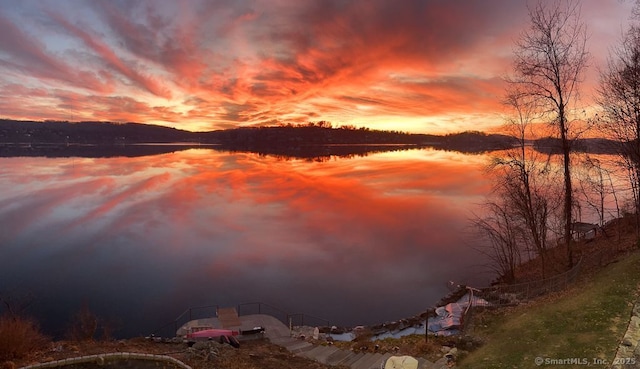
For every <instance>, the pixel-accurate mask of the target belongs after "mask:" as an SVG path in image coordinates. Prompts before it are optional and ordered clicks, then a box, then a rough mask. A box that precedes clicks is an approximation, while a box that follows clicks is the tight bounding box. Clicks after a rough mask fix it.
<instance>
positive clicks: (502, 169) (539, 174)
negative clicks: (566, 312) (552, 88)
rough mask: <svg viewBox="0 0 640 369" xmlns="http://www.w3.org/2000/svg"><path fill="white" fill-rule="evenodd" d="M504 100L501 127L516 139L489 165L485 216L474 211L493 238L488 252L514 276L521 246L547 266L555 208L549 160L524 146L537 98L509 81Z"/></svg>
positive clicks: (530, 136)
mask: <svg viewBox="0 0 640 369" xmlns="http://www.w3.org/2000/svg"><path fill="white" fill-rule="evenodd" d="M511 87H512V89H510V90H509V91H508V92H507V96H506V98H505V100H504V104H505V106H506V107H507V108H508V109H509V113H508V115H507V119H506V123H505V126H504V130H505V131H507V132H508V133H510V134H511V135H512V136H514V137H516V138H517V140H518V141H517V145H515V146H514V148H512V149H509V150H504V151H502V152H501V153H500V154H499V156H495V157H494V158H493V160H492V163H491V165H490V166H489V170H490V171H491V174H492V177H493V178H494V179H495V183H494V189H493V192H492V197H493V199H492V200H489V201H487V203H485V206H484V207H485V209H484V211H485V217H484V218H479V217H476V220H475V222H474V224H475V226H476V228H477V229H479V230H480V231H481V232H482V233H483V234H485V235H486V236H488V238H489V240H490V241H491V245H490V248H489V250H490V252H488V253H485V254H488V255H489V256H490V258H491V260H492V261H494V262H495V263H496V265H497V266H498V269H499V270H500V271H501V273H502V276H503V277H505V279H506V280H509V279H513V268H514V267H515V266H514V265H513V263H514V262H519V260H520V252H521V251H522V250H527V251H533V252H534V253H535V254H536V255H537V256H539V257H540V261H541V273H542V276H543V278H544V276H545V274H546V271H545V265H546V254H547V250H548V237H547V236H548V230H549V220H550V217H551V215H552V214H553V210H554V208H555V202H554V201H553V199H554V195H553V191H552V190H551V189H552V188H553V187H554V186H550V184H549V181H550V178H551V177H550V176H551V171H550V170H549V166H550V165H549V160H541V158H540V156H541V155H542V154H541V153H539V152H536V151H535V150H533V149H532V148H530V147H528V146H529V145H528V142H529V140H531V139H533V138H535V133H534V131H533V130H532V124H531V123H532V122H533V121H534V120H535V118H536V114H537V113H536V112H537V110H538V106H537V100H536V99H534V98H532V97H531V96H530V95H528V94H526V93H523V92H522V91H520V90H518V87H519V86H518V85H517V84H514V85H511Z"/></svg>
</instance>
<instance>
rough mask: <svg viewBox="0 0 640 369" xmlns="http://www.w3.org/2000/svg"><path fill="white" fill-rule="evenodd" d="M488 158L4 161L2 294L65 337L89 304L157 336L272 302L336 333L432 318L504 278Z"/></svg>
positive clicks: (123, 332)
mask: <svg viewBox="0 0 640 369" xmlns="http://www.w3.org/2000/svg"><path fill="white" fill-rule="evenodd" d="M486 160H487V157H486V156H481V155H474V156H472V155H464V154H459V153H452V152H444V151H435V150H408V151H399V152H389V153H377V154H372V155H369V156H366V157H357V158H348V159H332V160H329V161H324V162H310V161H305V160H299V159H291V160H279V159H277V158H274V157H269V156H266V157H265V156H259V155H256V154H251V153H224V152H219V151H214V150H209V149H192V150H187V151H181V152H175V153H170V154H163V155H155V156H145V157H137V158H125V157H117V158H101V159H87V158H25V157H18V158H1V159H0V168H1V169H0V296H6V297H9V298H11V299H12V300H13V301H16V302H19V301H31V302H32V303H31V305H30V307H29V308H28V309H27V312H28V313H29V314H31V315H33V316H35V317H37V318H38V319H39V321H40V323H41V325H42V326H43V328H45V329H46V330H47V331H48V332H50V334H56V335H60V334H62V333H63V332H64V330H65V329H66V327H68V322H69V320H70V317H71V316H72V315H73V314H74V313H76V312H77V311H78V310H79V309H80V308H81V306H82V305H83V304H85V305H86V306H88V307H89V308H90V309H91V310H92V311H93V312H95V313H96V314H97V315H99V316H102V317H105V318H108V319H110V320H111V321H114V322H117V325H118V328H119V330H118V331H117V332H116V335H117V336H121V337H126V336H132V335H139V334H143V335H146V334H149V333H151V332H152V331H154V330H155V329H156V328H159V327H160V326H162V325H163V324H164V323H167V322H169V321H172V320H173V319H175V318H176V317H177V316H178V315H179V314H180V313H181V312H183V311H184V310H185V309H186V308H188V307H190V306H195V305H207V304H218V305H220V306H221V307H226V306H236V305H238V304H240V303H244V302H253V301H261V302H264V303H269V304H272V305H275V306H278V307H281V308H283V309H284V310H287V311H289V312H303V313H307V314H311V315H315V316H319V317H323V318H326V319H328V320H329V321H330V322H331V324H335V325H351V326H353V325H359V324H376V323H381V322H384V321H391V320H395V319H400V318H404V317H409V316H412V315H414V314H416V313H419V312H422V311H424V310H425V309H426V308H428V307H431V306H433V304H434V303H435V302H437V301H438V300H439V299H440V298H441V297H442V296H443V295H445V294H446V293H447V292H448V290H447V288H446V283H447V281H449V280H455V281H457V282H465V283H470V284H484V283H486V282H487V281H488V280H489V279H491V277H492V276H491V275H490V274H488V273H487V269H486V268H484V267H483V264H484V260H483V259H482V257H480V256H479V255H478V253H477V252H475V251H473V250H472V249H471V247H472V246H473V245H474V242H476V241H475V240H474V239H473V235H472V234H471V232H469V223H468V219H469V218H470V216H471V212H472V211H473V210H474V209H477V204H478V203H480V202H481V201H482V200H483V198H484V195H485V194H486V193H487V191H488V187H489V183H488V179H487V178H485V174H484V173H483V171H482V167H483V165H484V164H485V163H486Z"/></svg>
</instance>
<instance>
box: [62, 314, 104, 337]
mask: <svg viewBox="0 0 640 369" xmlns="http://www.w3.org/2000/svg"><path fill="white" fill-rule="evenodd" d="M97 330H98V317H97V316H96V315H95V314H94V313H93V312H91V310H89V307H88V306H87V305H83V306H82V308H81V309H80V311H78V312H77V313H76V314H75V315H74V316H73V318H72V321H71V326H70V327H69V331H68V332H67V336H68V337H69V338H70V339H71V340H74V341H92V340H93V339H94V338H95V335H96V331H97Z"/></svg>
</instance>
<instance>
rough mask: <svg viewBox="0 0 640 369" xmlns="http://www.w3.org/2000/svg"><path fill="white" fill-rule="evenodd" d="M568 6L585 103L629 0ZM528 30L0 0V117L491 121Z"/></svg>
mask: <svg viewBox="0 0 640 369" xmlns="http://www.w3.org/2000/svg"><path fill="white" fill-rule="evenodd" d="M531 3H533V2H532V1H531ZM580 3H581V4H582V18H583V20H584V22H585V23H586V25H587V27H588V32H589V42H588V49H589V51H590V52H591V54H592V59H591V62H590V68H589V70H588V71H587V74H586V76H585V78H586V79H585V83H584V85H583V87H584V89H583V92H582V96H583V98H584V100H585V103H586V104H588V103H589V100H590V98H591V96H592V93H593V87H594V86H595V84H596V83H597V79H598V78H597V75H598V67H603V66H604V63H605V61H606V57H607V54H608V50H609V48H610V47H612V46H613V45H615V43H616V42H617V41H618V40H619V39H620V36H621V34H622V32H623V30H624V29H625V28H626V25H627V24H628V21H629V16H630V11H631V8H632V6H633V2H632V1H631V0H626V1H625V0H584V1H581V2H580ZM527 25H528V15H527V2H526V1H524V0H518V1H514V0H482V1H480V0H468V1H452V0H441V1H439V0H403V1H391V0H389V1H375V0H372V1H368V0H367V1H365V0H361V1H348V0H343V1H332V0H322V1H321V0H318V1H311V0H310V1H298V0H256V1H249V0H219V1H205V0H201V1H196V0H193V1H191V0H171V1H128V0H114V1H107V0H103V1H89V0H87V1H73V0H59V1H54V0H49V1H14V0H0V117H3V118H12V119H32V120H44V119H54V120H69V121H80V120H108V121H118V122H128V121H132V122H141V123H155V124H162V125H166V126H172V127H176V128H181V129H188V130H212V129H221V128H232V127H237V126H251V125H271V124H277V123H302V122H308V121H319V120H328V121H331V122H332V123H334V125H342V124H352V125H356V126H367V127H370V128H373V129H394V130H402V131H409V132H429V133H446V132H455V131H461V130H468V129H481V130H486V129H492V127H495V126H496V125H498V124H500V123H501V122H500V117H499V113H500V111H501V107H500V104H499V101H500V97H501V94H502V92H503V88H504V86H503V83H502V82H501V81H502V80H501V77H503V76H504V75H505V74H506V73H508V72H509V70H510V62H511V56H512V51H513V44H514V40H516V39H517V37H518V35H519V34H520V33H521V32H522V31H523V30H524V29H525V28H526V27H527Z"/></svg>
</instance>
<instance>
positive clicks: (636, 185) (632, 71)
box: [597, 25, 640, 215]
mask: <svg viewBox="0 0 640 369" xmlns="http://www.w3.org/2000/svg"><path fill="white" fill-rule="evenodd" d="M597 101H598V103H599V105H600V107H601V113H602V116H601V117H599V119H597V124H598V127H599V128H600V130H601V132H603V133H604V134H605V135H606V136H608V137H609V138H612V139H614V140H617V141H620V142H621V145H619V146H618V149H619V152H618V153H619V156H620V159H621V160H620V162H619V164H620V166H621V167H622V168H623V169H625V170H626V171H627V174H628V178H629V183H630V185H631V188H632V193H633V200H634V205H635V209H634V210H635V213H636V215H638V211H639V210H640V27H638V25H632V26H631V27H630V28H629V30H628V31H627V32H626V33H625V34H624V35H623V38H622V41H621V43H620V44H619V45H618V47H616V48H615V49H614V50H613V51H612V53H611V55H610V56H609V61H608V63H607V67H606V69H605V70H604V71H602V72H601V75H600V87H599V89H598V98H597Z"/></svg>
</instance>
